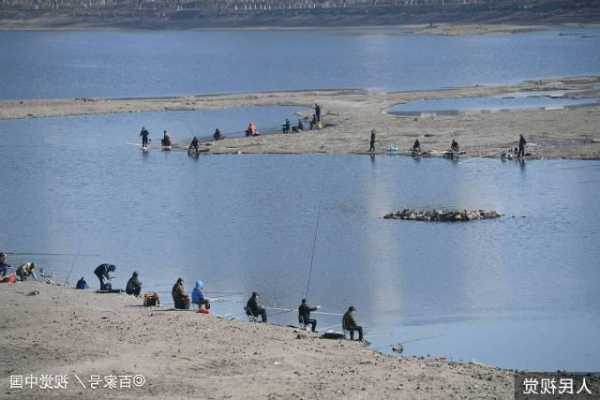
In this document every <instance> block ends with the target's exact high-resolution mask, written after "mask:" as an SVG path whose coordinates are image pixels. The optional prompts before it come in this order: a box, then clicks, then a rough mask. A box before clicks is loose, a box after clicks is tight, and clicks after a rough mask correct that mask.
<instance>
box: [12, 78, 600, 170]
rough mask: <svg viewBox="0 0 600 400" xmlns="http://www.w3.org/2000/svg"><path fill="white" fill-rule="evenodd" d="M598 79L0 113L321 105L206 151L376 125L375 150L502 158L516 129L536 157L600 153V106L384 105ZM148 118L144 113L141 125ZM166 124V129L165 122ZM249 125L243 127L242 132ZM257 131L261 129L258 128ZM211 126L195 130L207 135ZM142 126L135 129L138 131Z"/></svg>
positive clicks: (347, 150) (292, 141)
mask: <svg viewBox="0 0 600 400" xmlns="http://www.w3.org/2000/svg"><path fill="white" fill-rule="evenodd" d="M599 84H600V77H598V76H592V77H571V78H556V79H546V80H540V81H526V82H523V83H520V84H515V85H502V86H479V85H476V86H471V87H463V88H455V89H445V90H433V91H412V92H378V91H366V90H352V89H348V90H306V91H290V92H266V93H248V94H224V95H204V96H185V97H164V98H133V99H88V98H84V99H62V100H61V99H57V100H23V101H2V102H0V119H16V118H33V117H61V116H71V115H86V114H99V113H121V112H144V111H193V110H206V109H216V108H228V107H249V106H299V107H306V108H307V112H306V113H305V114H304V115H303V116H306V117H308V116H309V115H310V112H311V111H310V107H312V105H313V104H314V103H319V104H321V106H322V109H323V121H324V124H325V126H324V128H323V129H321V130H318V131H317V130H315V131H305V132H302V133H300V134H289V135H283V134H274V135H265V136H259V137H253V138H231V139H226V140H221V141H218V142H210V143H208V144H207V145H206V148H208V149H209V151H208V152H207V153H206V154H240V153H252V154H304V153H326V154H357V153H358V154H362V153H366V152H367V150H368V147H369V146H368V142H369V132H370V131H371V129H373V128H374V129H376V130H377V132H378V133H377V144H376V152H377V153H379V154H381V153H385V152H386V149H387V148H388V146H389V145H395V146H398V149H399V151H400V152H401V153H404V152H407V151H408V149H409V148H410V146H411V145H412V143H413V142H414V140H415V139H416V138H419V140H420V142H421V145H422V147H423V149H424V150H432V151H439V152H441V151H444V150H446V149H447V148H448V146H449V143H450V141H451V140H452V139H456V140H457V141H458V142H459V143H460V145H461V149H462V150H464V151H465V152H466V154H465V156H466V157H499V155H500V154H501V153H502V152H503V151H504V150H506V148H509V147H511V146H515V145H516V143H517V139H518V137H519V134H524V135H525V137H526V138H527V140H528V142H529V143H530V144H531V146H530V147H529V150H530V152H531V154H532V157H533V158H571V159H599V158H600V131H599V130H598V126H600V105H592V106H586V107H573V108H564V109H528V110H514V111H501V112H467V113H458V114H454V115H442V114H440V115H422V116H404V117H402V116H397V115H391V114H389V113H388V112H387V111H388V110H389V109H390V107H392V106H393V105H395V104H399V103H404V102H407V101H411V100H418V99H442V98H452V97H467V96H489V95H498V94H504V93H511V92H527V91H547V92H548V93H551V92H552V91H557V90H567V89H568V90H574V91H577V93H576V94H574V96H578V97H594V98H598V97H600V87H599ZM143 124H144V121H143V117H142V116H140V126H142V125H143ZM166 128H168V127H166ZM244 128H245V127H243V126H240V130H241V129H244ZM259 129H260V127H259ZM211 133H212V132H194V134H196V135H198V136H208V135H210V134H211ZM136 135H137V132H132V137H135V136H136ZM187 136H188V135H186V137H183V136H182V135H178V133H177V132H174V139H175V143H177V144H178V145H179V146H180V147H182V148H183V147H186V146H187V144H188V140H189V139H190V138H188V137H187Z"/></svg>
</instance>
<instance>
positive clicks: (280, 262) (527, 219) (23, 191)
mask: <svg viewBox="0 0 600 400" xmlns="http://www.w3.org/2000/svg"><path fill="white" fill-rule="evenodd" d="M240 112H241V113H242V114H243V113H245V112H247V111H243V112H242V111H240ZM269 112H271V111H269ZM219 113H220V111H217V112H216V114H211V112H206V113H204V114H202V115H204V117H202V118H204V119H202V118H201V117H199V116H198V115H201V114H197V115H195V113H182V114H181V115H178V114H171V113H160V114H159V113H139V114H121V115H99V116H88V117H70V118H47V119H25V120H12V121H1V122H0V137H1V138H2V143H1V145H0V182H1V184H2V196H1V197H0V210H2V212H0V226H2V229H1V230H0V248H2V249H5V250H10V251H35V252H66V253H77V252H79V253H81V254H84V255H82V256H80V257H77V258H74V257H68V256H64V257H50V256H47V257H33V259H34V260H35V261H38V262H39V263H40V265H42V266H45V267H46V268H49V269H51V270H52V271H53V272H54V273H55V276H56V278H57V279H58V280H59V281H64V280H65V279H66V278H67V277H68V278H69V280H70V282H71V284H73V283H74V282H75V281H76V280H77V279H78V278H79V277H81V276H85V277H86V278H87V280H88V282H89V283H90V284H91V285H93V286H96V285H97V282H96V280H95V277H94V275H93V273H92V271H93V269H94V268H95V267H96V266H97V265H98V264H100V263H103V262H109V263H114V264H116V265H117V268H118V270H117V272H118V275H117V278H116V279H115V281H114V284H115V286H120V287H123V286H124V285H125V282H126V280H127V278H128V277H129V275H130V274H131V272H132V271H134V270H137V271H138V272H139V273H140V278H141V280H142V281H143V283H144V289H145V290H157V291H159V292H160V293H161V295H162V298H163V300H165V303H169V301H170V287H171V285H172V284H173V283H174V281H175V280H176V279H177V277H182V278H183V279H184V280H185V283H186V287H187V289H188V290H191V288H192V285H193V282H194V281H195V280H196V279H203V280H204V281H205V282H206V286H207V291H208V293H209V295H212V296H213V297H216V296H226V297H225V298H222V299H220V300H219V301H218V302H215V303H214V306H213V311H214V312H215V313H216V314H221V315H224V314H231V315H234V316H236V317H238V318H243V315H242V306H243V303H244V301H245V300H246V297H247V296H248V294H249V293H250V292H251V291H253V290H257V291H259V292H260V293H261V294H262V295H263V298H264V301H265V303H266V304H267V305H268V306H271V307H282V308H295V307H297V304H298V302H299V300H300V299H301V297H302V296H303V294H304V292H305V290H306V288H307V281H308V275H309V264H310V258H311V246H312V240H313V235H314V232H315V225H316V222H317V214H318V212H319V209H320V213H321V217H320V221H319V230H318V238H317V245H316V251H315V255H314V266H313V271H312V277H311V280H310V285H308V289H309V290H308V298H309V302H312V303H314V304H320V305H322V311H323V312H327V313H334V314H335V313H341V312H343V311H345V309H346V308H347V307H348V306H349V305H351V304H353V305H355V306H356V307H357V309H358V317H359V319H360V321H361V322H362V324H363V325H364V326H365V328H366V336H367V338H368V339H369V340H370V341H371V342H372V343H373V346H375V348H377V349H381V350H383V351H389V350H390V345H391V344H394V343H397V342H408V343H405V346H404V347H405V353H406V354H417V355H426V354H432V355H446V356H449V357H451V358H453V359H455V360H467V361H470V360H477V361H479V362H484V363H489V364H492V365H497V366H501V367H512V368H520V369H544V370H556V369H559V368H560V369H567V370H596V371H597V370H599V369H600V342H599V341H598V340H597V338H598V335H599V333H600V291H599V290H598V282H599V281H600V269H599V268H598V260H599V259H600V246H598V243H600V222H599V219H598V215H599V214H600V203H599V202H598V193H599V192H600V163H599V162H597V161H564V160H556V161H529V162H527V163H526V164H523V165H521V164H519V163H516V162H506V163H502V162H501V161H499V160H488V159H472V160H465V161H460V162H453V161H449V160H444V159H425V160H420V161H418V160H413V159H412V158H405V157H385V156H377V157H376V158H375V159H373V160H371V159H370V158H369V157H367V156H350V155H347V156H324V155H297V156H264V155H262V156H261V155H256V156H254V155H242V156H239V155H228V156H203V157H200V158H198V159H191V158H189V157H187V155H186V154H185V153H183V152H172V153H162V152H159V151H151V152H150V153H149V154H143V153H142V152H140V151H139V150H138V149H137V148H136V147H135V146H132V145H129V144H128V143H129V142H135V141H137V140H139V139H138V137H137V133H138V132H139V128H140V126H141V125H142V124H146V125H147V126H150V128H151V130H152V131H154V130H159V129H161V128H162V127H164V126H167V125H168V126H167V127H169V126H170V125H171V124H172V123H173V121H175V120H181V119H182V118H189V121H190V125H192V126H191V127H190V130H192V129H198V131H199V132H205V131H206V132H208V133H210V132H212V130H213V129H214V127H216V126H220V127H225V126H226V124H227V123H230V122H228V121H227V116H225V115H223V114H219ZM287 113H289V111H285V110H282V111H281V113H278V115H277V117H276V118H273V122H272V123H273V124H277V123H278V121H279V120H280V119H282V118H284V117H285V116H286V115H287ZM252 114H253V115H258V114H260V111H257V110H252ZM184 115H185V116H187V117H183V116H184ZM236 118H237V117H236ZM247 119H248V116H247V115H242V116H241V117H239V123H240V124H242V127H243V126H244V125H245V123H246V120H247ZM256 119H258V118H256ZM268 120H269V118H265V121H266V122H264V123H265V124H269V122H268ZM194 121H195V122H194ZM201 121H204V122H205V123H201ZM237 125H238V124H237V123H235V124H232V125H231V128H228V129H231V130H233V129H236V128H235V126H237ZM185 126H186V125H185V123H182V125H181V127H180V129H181V130H182V131H184V130H185ZM275 126H277V125H275ZM178 131H179V129H173V132H174V135H175V137H176V139H177V138H178V137H181V136H182V135H181V134H180V133H179V132H178ZM185 133H186V134H187V132H185ZM304 134H310V133H304ZM187 136H188V137H189V136H191V134H187ZM404 207H460V208H463V207H465V208H470V207H474V208H485V209H496V210H498V211H499V212H501V213H503V214H505V215H506V216H505V217H504V218H502V219H499V220H494V221H482V222H473V223H468V224H426V223H415V222H405V221H391V220H384V219H382V216H383V215H384V214H385V213H387V212H389V211H392V210H396V209H400V208H404ZM86 254H92V255H93V254H100V255H101V256H87V255H86ZM28 259H31V257H29V258H27V257H13V258H12V259H11V261H12V263H13V264H18V263H19V262H25V261H27V260H28ZM269 312H270V314H271V319H272V320H273V321H274V322H277V323H292V322H296V313H295V312H281V311H276V310H273V309H270V310H269ZM315 316H316V317H317V318H318V320H319V327H320V328H326V327H329V326H333V327H335V328H336V329H338V330H339V323H340V317H339V316H336V315H324V314H318V315H315ZM415 339H416V340H415Z"/></svg>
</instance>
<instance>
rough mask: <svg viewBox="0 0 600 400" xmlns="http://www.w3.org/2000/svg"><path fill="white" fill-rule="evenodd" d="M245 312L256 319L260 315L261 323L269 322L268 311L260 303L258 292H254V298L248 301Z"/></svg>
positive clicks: (251, 297)
mask: <svg viewBox="0 0 600 400" xmlns="http://www.w3.org/2000/svg"><path fill="white" fill-rule="evenodd" d="M244 310H246V315H248V316H253V317H255V318H258V316H259V315H260V318H261V321H262V322H267V310H265V308H264V307H263V306H261V305H260V303H259V302H258V294H257V293H256V292H252V296H250V298H249V299H248V302H247V303H246V307H245V308H244Z"/></svg>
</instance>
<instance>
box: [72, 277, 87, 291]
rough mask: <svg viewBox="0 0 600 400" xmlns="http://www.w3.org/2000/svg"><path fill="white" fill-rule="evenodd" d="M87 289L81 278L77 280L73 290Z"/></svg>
mask: <svg viewBox="0 0 600 400" xmlns="http://www.w3.org/2000/svg"><path fill="white" fill-rule="evenodd" d="M87 288H88V284H87V282H86V281H85V278H84V277H83V276H82V277H81V279H79V280H78V281H77V284H76V285H75V289H80V290H83V289H87Z"/></svg>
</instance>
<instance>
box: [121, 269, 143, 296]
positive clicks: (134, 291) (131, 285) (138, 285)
mask: <svg viewBox="0 0 600 400" xmlns="http://www.w3.org/2000/svg"><path fill="white" fill-rule="evenodd" d="M141 292H142V282H140V280H139V279H138V273H137V272H136V271H133V274H131V278H129V280H128V281H127V286H126V287H125V293H127V294H129V295H134V296H136V297H137V296H139V295H140V293H141Z"/></svg>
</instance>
